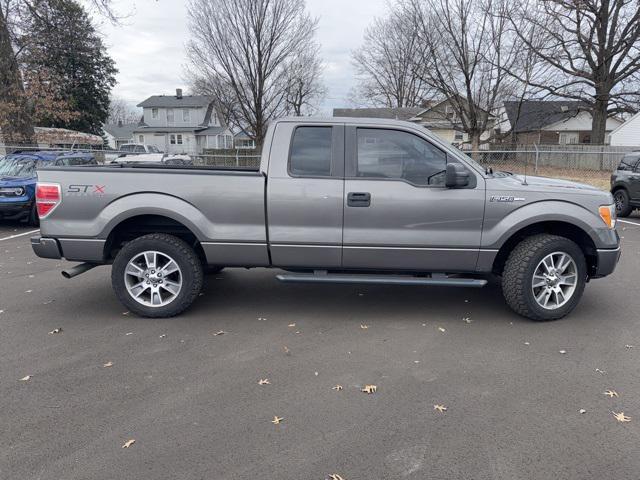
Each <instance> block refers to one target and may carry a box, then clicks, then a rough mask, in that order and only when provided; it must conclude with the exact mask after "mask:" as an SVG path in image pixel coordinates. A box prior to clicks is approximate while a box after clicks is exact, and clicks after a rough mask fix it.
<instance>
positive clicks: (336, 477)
mask: <svg viewBox="0 0 640 480" xmlns="http://www.w3.org/2000/svg"><path fill="white" fill-rule="evenodd" d="M328 480H345V479H344V477H342V476H340V475H338V474H337V473H332V474H331V475H329V477H328Z"/></svg>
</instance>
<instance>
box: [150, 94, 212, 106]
mask: <svg viewBox="0 0 640 480" xmlns="http://www.w3.org/2000/svg"><path fill="white" fill-rule="evenodd" d="M210 103H211V98H210V97H208V96H206V95H183V96H182V97H181V98H178V97H176V96H175V95H152V96H151V97H149V98H147V99H146V100H145V101H144V102H141V103H139V104H138V107H140V108H152V107H153V108H156V107H157V108H181V107H182V108H184V107H191V108H198V107H200V108H207V107H208V106H209V104H210Z"/></svg>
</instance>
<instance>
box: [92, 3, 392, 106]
mask: <svg viewBox="0 0 640 480" xmlns="http://www.w3.org/2000/svg"><path fill="white" fill-rule="evenodd" d="M115 8H116V10H117V11H119V12H120V13H122V14H124V15H126V18H125V19H124V20H123V21H122V23H121V24H120V25H111V24H110V23H108V22H103V23H102V25H101V26H100V31H101V32H102V33H103V36H104V40H105V43H106V45H107V48H108V49H109V53H110V55H111V56H112V57H113V59H114V60H115V61H116V64H117V67H118V69H119V74H118V76H117V79H118V84H117V85H116V87H115V89H114V94H115V95H116V96H119V97H122V98H124V99H125V100H127V101H128V102H129V103H132V104H134V105H135V104H137V103H139V102H141V101H143V100H144V99H145V98H147V97H148V96H149V95H154V94H170V93H172V92H173V91H175V89H176V88H180V87H183V88H184V87H185V85H184V83H185V82H184V65H185V63H186V57H185V45H186V43H187V42H188V39H189V29H188V19H187V8H186V2H183V1H179V0H159V1H153V0H135V1H133V2H132V1H131V0H117V1H116V2H115ZM307 9H308V11H309V12H310V13H311V15H312V16H314V17H317V18H318V19H319V24H318V32H317V39H318V41H319V42H320V45H321V54H322V57H323V61H324V64H325V66H326V68H325V71H324V81H325V84H326V86H327V88H328V94H327V99H326V100H325V102H324V104H323V106H322V111H323V112H324V113H327V114H330V113H331V110H332V109H333V108H334V107H340V106H345V105H346V102H347V94H348V93H349V90H350V89H351V88H352V87H353V85H354V84H355V79H354V71H353V67H352V65H351V51H352V50H353V49H355V48H357V47H358V46H360V44H361V43H362V40H363V35H364V31H365V29H366V27H367V26H368V25H369V24H370V23H371V21H372V20H373V18H374V17H375V16H378V17H379V16H383V15H384V14H385V12H386V11H387V6H386V2H385V0H308V1H307Z"/></svg>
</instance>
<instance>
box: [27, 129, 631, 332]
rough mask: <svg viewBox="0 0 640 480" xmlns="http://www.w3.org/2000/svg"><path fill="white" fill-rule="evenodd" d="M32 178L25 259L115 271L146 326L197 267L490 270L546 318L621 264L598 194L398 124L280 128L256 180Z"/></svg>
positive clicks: (404, 272)
mask: <svg viewBox="0 0 640 480" xmlns="http://www.w3.org/2000/svg"><path fill="white" fill-rule="evenodd" d="M38 176H39V183H38V194H37V196H38V211H39V214H40V218H41V219H42V228H41V236H37V237H34V238H32V246H33V249H34V251H35V252H36V254H37V255H39V256H40V257H44V258H55V259H59V258H62V257H64V258H66V259H67V260H73V261H81V262H85V263H83V264H81V265H78V266H76V267H74V268H72V269H71V270H68V271H66V272H63V274H64V275H65V276H66V277H67V278H72V277H74V276H76V275H79V274H80V273H83V272H85V271H87V270H89V269H91V268H93V267H95V266H96V265H104V264H112V269H111V281H112V285H113V288H114V290H115V293H116V295H117V297H118V298H119V299H120V301H121V302H122V303H123V304H124V305H125V306H126V307H127V308H128V309H129V310H131V311H132V312H134V313H136V314H138V315H142V316H148V317H167V316H172V315H177V314H179V313H180V312H182V311H184V310H185V309H186V308H188V307H189V306H190V305H191V304H192V303H193V302H194V301H195V300H196V298H197V297H198V294H199V292H200V289H201V288H202V281H203V268H204V267H210V268H223V267H246V268H251V267H272V268H279V269H283V270H286V271H288V273H281V274H278V275H277V278H278V279H279V280H281V281H283V282H306V283H367V284H392V285H438V286H454V287H456V286H457V287H482V286H484V285H485V284H486V283H487V280H486V279H485V278H484V276H486V275H490V274H495V275H498V276H500V277H501V278H502V289H503V293H504V297H505V299H506V301H507V303H508V305H509V306H510V307H511V308H512V309H513V310H514V311H515V312H517V313H519V314H521V315H523V316H525V317H528V318H531V319H533V320H552V319H557V318H561V317H563V316H565V315H567V314H568V313H569V312H571V311H572V310H573V308H574V307H575V306H576V305H577V303H578V301H579V300H580V298H581V296H582V293H583V291H584V288H585V284H586V282H587V281H588V280H589V279H594V278H600V277H604V276H606V275H609V274H611V273H612V272H613V271H614V269H615V266H616V264H617V262H618V259H619V256H620V241H619V237H618V234H617V232H616V230H615V220H616V218H615V207H614V204H613V197H612V196H611V194H610V193H608V192H602V191H601V190H598V189H596V188H594V187H591V186H588V185H582V184H578V183H573V182H568V181H564V180H555V179H548V178H540V177H527V179H526V181H525V179H524V178H523V177H521V176H518V175H512V174H507V173H504V172H495V173H493V172H491V171H487V170H485V168H483V167H482V166H481V165H479V164H477V163H476V162H474V161H473V159H471V158H469V157H468V156H466V155H465V154H464V153H461V152H460V151H458V150H457V149H455V148H453V147H452V146H451V145H450V144H448V143H446V142H444V141H442V140H440V139H438V137H436V136H435V135H433V134H432V133H430V132H429V131H427V130H426V129H424V128H422V127H420V126H418V125H415V124H413V123H408V122H399V121H392V120H374V119H356V118H349V119H347V118H344V119H340V118H331V119H310V118H291V119H281V120H278V121H275V122H273V123H272V124H271V125H270V127H269V130H268V132H267V135H266V138H265V141H264V149H263V151H262V157H261V164H260V167H259V169H257V170H246V169H245V170H243V169H238V168H236V169H229V168H220V167H217V168H216V167H190V168H184V169H180V168H179V167H178V168H177V169H176V168H173V167H172V168H167V167H162V166H158V165H131V166H125V167H120V168H113V167H112V168H109V167H97V168H96V167H91V168H83V169H80V168H63V169H48V168H46V169H42V170H40V171H39V173H38ZM78 186H83V187H84V189H83V190H80V191H79V190H78ZM425 295H429V293H425ZM427 298H428V297H427Z"/></svg>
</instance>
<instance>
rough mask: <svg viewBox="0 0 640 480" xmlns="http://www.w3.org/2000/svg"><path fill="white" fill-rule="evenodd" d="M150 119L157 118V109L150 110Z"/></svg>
mask: <svg viewBox="0 0 640 480" xmlns="http://www.w3.org/2000/svg"><path fill="white" fill-rule="evenodd" d="M151 118H158V109H157V108H152V109H151Z"/></svg>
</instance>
